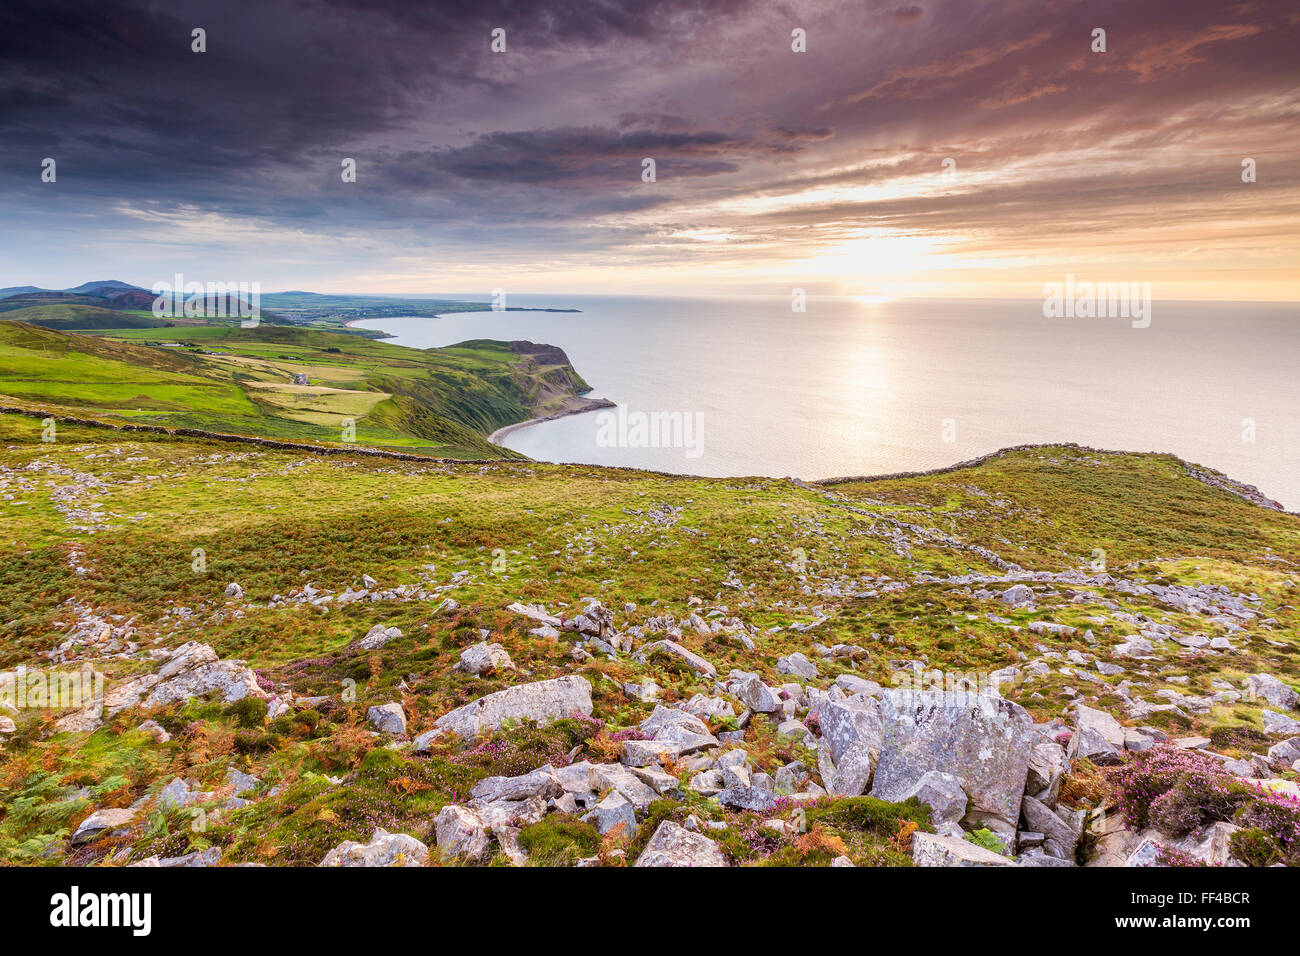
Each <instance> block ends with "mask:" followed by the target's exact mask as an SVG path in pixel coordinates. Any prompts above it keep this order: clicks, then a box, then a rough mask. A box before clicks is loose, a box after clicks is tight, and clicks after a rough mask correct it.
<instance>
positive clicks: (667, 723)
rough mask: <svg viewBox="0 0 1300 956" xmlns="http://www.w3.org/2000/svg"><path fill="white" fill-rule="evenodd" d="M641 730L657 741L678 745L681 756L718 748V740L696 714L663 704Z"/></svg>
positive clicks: (657, 707)
mask: <svg viewBox="0 0 1300 956" xmlns="http://www.w3.org/2000/svg"><path fill="white" fill-rule="evenodd" d="M640 729H641V730H643V731H645V732H646V733H647V734H650V735H652V736H653V737H654V739H655V740H659V741H671V742H672V743H675V744H678V745H679V750H678V752H679V753H681V754H689V753H694V752H695V751H697V750H703V749H705V748H706V747H716V746H718V738H717V737H715V736H713V734H712V733H710V732H709V728H708V725H707V724H705V723H704V721H702V720H700V718H698V717H696V716H695V715H694V714H689V713H687V712H686V711H684V710H677V709H676V708H673V707H665V706H664V705H663V704H657V705H655V709H654V712H653V713H651V714H650V716H649V717H647V718H646V719H645V720H643V721H641V724H640Z"/></svg>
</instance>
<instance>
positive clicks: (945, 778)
mask: <svg viewBox="0 0 1300 956" xmlns="http://www.w3.org/2000/svg"><path fill="white" fill-rule="evenodd" d="M909 797H916V799H918V800H920V801H921V802H922V803H924V804H925V805H926V806H928V807H929V808H930V820H931V822H933V823H934V825H935V826H936V827H937V826H939V825H941V824H944V823H960V822H961V820H962V818H963V817H964V816H966V804H967V800H966V794H965V793H964V792H963V791H962V789H961V783H960V782H958V780H957V778H956V777H954V776H953V775H952V774H950V773H943V772H941V771H938V770H929V771H927V772H926V773H924V774H922V775H921V779H920V780H918V781H917V782H916V785H915V786H913V787H912V789H911V790H909V791H908V793H907V795H906V796H904V797H903V799H904V800H906V799H908V798H909Z"/></svg>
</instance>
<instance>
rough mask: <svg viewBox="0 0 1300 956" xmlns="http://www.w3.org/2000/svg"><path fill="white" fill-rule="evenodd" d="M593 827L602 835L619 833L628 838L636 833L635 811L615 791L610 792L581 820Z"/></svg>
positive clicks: (623, 797) (626, 800) (625, 799)
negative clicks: (615, 831)
mask: <svg viewBox="0 0 1300 956" xmlns="http://www.w3.org/2000/svg"><path fill="white" fill-rule="evenodd" d="M582 819H583V820H585V821H586V822H587V823H590V824H592V825H593V826H595V828H596V829H597V830H599V831H600V832H601V833H602V834H606V833H611V832H613V831H614V830H616V829H618V828H619V827H622V829H621V830H620V831H619V832H620V834H621V835H622V836H625V837H630V836H632V835H633V834H634V833H636V811H635V809H634V808H633V806H632V804H631V802H630V801H629V800H628V799H627V797H625V796H623V795H622V794H621V793H619V792H618V791H617V790H611V791H610V792H609V793H608V794H606V795H605V798H604V799H603V800H601V801H600V803H598V804H596V806H595V808H594V809H593V810H592V811H591V812H589V813H587V814H586V815H585V816H583V818H582Z"/></svg>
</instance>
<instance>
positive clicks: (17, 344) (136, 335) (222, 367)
mask: <svg viewBox="0 0 1300 956" xmlns="http://www.w3.org/2000/svg"><path fill="white" fill-rule="evenodd" d="M115 314H116V313H115ZM298 376H305V378H306V384H299V383H298V382H299V379H298V378H297V377H298ZM586 387H587V386H586V384H585V383H584V382H582V380H581V378H580V377H578V376H577V373H576V372H573V370H572V369H571V368H568V366H567V365H565V366H563V367H557V366H553V365H543V364H540V363H538V362H536V361H534V360H532V359H531V358H530V357H529V356H528V355H524V354H520V353H516V352H512V351H510V347H509V346H508V345H507V344H505V343H499V342H489V341H479V342H474V343H470V344H466V345H464V346H461V347H456V348H449V349H432V350H421V349H408V348H403V347H401V346H396V345H389V344H387V343H384V342H379V341H373V340H369V339H364V338H361V337H357V336H349V335H340V334H335V333H330V332H320V331H312V330H304V329H295V328H289V327H284V326H268V325H263V326H260V327H259V328H256V329H243V328H239V327H238V326H195V327H185V328H179V327H178V328H174V329H168V330H158V329H153V328H149V329H127V330H114V331H112V332H105V333H104V334H102V335H98V336H93V337H92V336H85V335H74V334H66V333H61V332H58V331H52V330H46V329H40V328H34V327H32V326H28V325H23V324H20V323H12V324H9V323H0V395H7V396H12V397H13V398H15V399H18V400H20V401H23V402H28V403H32V404H36V405H40V406H41V407H46V408H50V409H58V410H63V411H65V412H68V413H72V412H76V413H79V414H82V415H90V416H92V417H96V416H107V417H110V418H113V419H130V420H132V421H136V422H142V423H148V424H158V425H166V426H172V427H189V428H202V429H205V430H209V431H219V432H228V433H233V434H241V435H255V436H262V437H269V438H281V439H287V440H295V441H310V442H321V443H335V444H337V443H340V442H344V441H346V440H348V436H349V432H347V431H346V430H347V429H349V427H353V428H355V441H356V442H357V443H359V444H363V445H372V446H378V447H387V448H399V449H404V450H411V451H419V452H420V453H422V454H429V455H437V456H446V457H453V458H482V457H487V458H500V457H511V453H509V452H505V451H502V450H501V449H499V448H497V447H496V446H493V445H490V444H489V443H488V442H487V441H486V436H487V435H488V434H490V433H491V432H492V431H494V430H495V429H497V428H500V427H502V426H504V425H508V424H511V423H513V422H518V421H522V420H524V419H527V418H530V417H534V416H535V415H538V414H549V413H550V412H552V411H555V410H557V408H558V407H560V405H562V404H563V403H564V402H566V401H571V400H573V399H574V396H575V393H576V392H577V391H579V390H585V389H586Z"/></svg>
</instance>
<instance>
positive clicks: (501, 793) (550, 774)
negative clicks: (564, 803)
mask: <svg viewBox="0 0 1300 956" xmlns="http://www.w3.org/2000/svg"><path fill="white" fill-rule="evenodd" d="M562 793H564V787H563V786H562V785H561V783H560V780H559V778H558V777H557V776H556V772H555V768H554V767H552V766H551V765H550V764H547V765H546V766H544V767H538V768H537V769H536V770H531V771H529V772H528V773H525V774H520V775H519V776H517V777H485V778H483V779H482V780H480V781H479V782H478V783H476V784H474V789H473V790H471V791H470V796H471V797H473V798H474V799H476V800H525V799H527V798H528V797H541V798H542V799H543V800H549V799H551V798H553V797H558V796H559V795H560V794H562Z"/></svg>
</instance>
